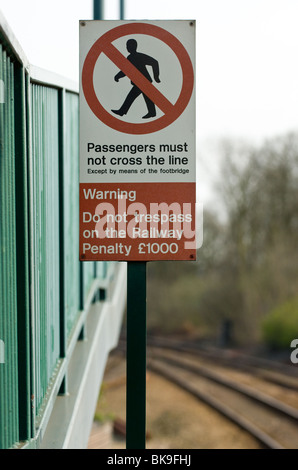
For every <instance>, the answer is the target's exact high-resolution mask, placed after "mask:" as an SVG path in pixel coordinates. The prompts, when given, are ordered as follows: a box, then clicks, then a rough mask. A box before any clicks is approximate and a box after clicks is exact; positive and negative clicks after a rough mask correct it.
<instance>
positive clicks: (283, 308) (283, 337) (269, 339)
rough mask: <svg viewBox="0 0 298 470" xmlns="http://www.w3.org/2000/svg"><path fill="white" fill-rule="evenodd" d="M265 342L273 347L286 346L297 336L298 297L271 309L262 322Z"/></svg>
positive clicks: (281, 347) (280, 347)
mask: <svg viewBox="0 0 298 470" xmlns="http://www.w3.org/2000/svg"><path fill="white" fill-rule="evenodd" d="M262 333H263V338H264V341H265V343H266V344H267V345H268V346H270V347H273V348H278V349H283V348H288V347H289V346H290V344H291V341H292V340H293V339H295V338H298V298H297V297H296V298H294V299H291V300H288V301H287V302H285V303H283V304H281V305H280V306H278V307H277V308H275V309H273V310H272V311H271V312H270V313H269V314H268V315H267V316H266V318H265V320H264V321H263V323H262Z"/></svg>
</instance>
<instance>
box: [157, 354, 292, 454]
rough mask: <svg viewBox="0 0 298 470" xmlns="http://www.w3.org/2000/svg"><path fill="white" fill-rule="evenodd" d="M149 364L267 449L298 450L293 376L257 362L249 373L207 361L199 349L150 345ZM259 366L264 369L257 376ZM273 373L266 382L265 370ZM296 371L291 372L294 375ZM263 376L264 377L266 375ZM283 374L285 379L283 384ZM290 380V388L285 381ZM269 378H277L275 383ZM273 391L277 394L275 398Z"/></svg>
mask: <svg viewBox="0 0 298 470" xmlns="http://www.w3.org/2000/svg"><path fill="white" fill-rule="evenodd" d="M148 369H150V370H151V371H153V372H155V373H157V374H160V375H162V376H163V377H165V378H167V379H168V380H170V381H172V382H174V383H176V384H177V385H179V386H180V387H182V388H183V389H184V390H187V391H188V392H189V393H191V394H192V395H194V396H195V397H197V398H198V399H199V400H201V401H203V402H205V403H206V404H208V405H209V406H211V407H212V408H214V409H216V410H217V411H218V412H220V413H221V414H222V415H224V416H225V417H227V418H228V419H229V420H232V421H233V422H234V423H236V424H237V425H238V426H240V427H241V428H242V429H245V430H246V431H247V432H249V433H250V434H251V435H253V436H254V437H255V438H256V439H257V440H258V441H259V442H260V443H261V444H262V445H263V446H264V447H265V448H270V449H298V400H297V396H296V395H297V393H296V392H295V391H294V389H295V386H296V387H297V379H296V382H295V377H289V376H288V375H286V374H281V372H280V371H278V374H279V381H278V382H279V383H278V385H277V384H276V380H274V378H273V374H274V373H276V371H274V370H271V371H270V370H269V369H264V364H263V369H259V371H258V372H259V374H257V375H256V374H252V373H251V372H252V371H253V370H254V372H256V371H257V369H256V367H255V368H254V369H252V365H250V372H247V369H246V370H245V371H243V369H242V370H241V371H240V370H239V366H238V369H233V368H231V367H227V365H225V366H223V365H222V364H221V365H218V364H216V365H215V364H214V363H213V364H212V363H207V361H206V357H203V358H202V357H199V355H198V354H196V353H194V352H192V353H190V352H189V351H188V352H185V351H183V350H182V348H179V351H177V350H176V351H174V350H171V348H168V349H166V350H165V349H160V347H159V346H156V345H155V346H152V345H150V346H148ZM260 370H263V371H264V372H266V373H267V374H265V375H264V376H262V377H260ZM269 373H272V375H271V376H270V378H271V379H272V380H270V381H269V382H268V375H269ZM294 375H295V374H294ZM265 376H267V379H266V378H265ZM283 379H284V383H283ZM288 379H291V386H290V387H288V385H289V384H288V382H287V380H288ZM273 382H275V383H274V384H273ZM277 396H278V397H279V398H277Z"/></svg>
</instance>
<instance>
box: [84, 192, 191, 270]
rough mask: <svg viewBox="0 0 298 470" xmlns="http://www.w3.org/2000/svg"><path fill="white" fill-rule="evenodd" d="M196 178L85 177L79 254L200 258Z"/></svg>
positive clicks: (117, 258)
mask: <svg viewBox="0 0 298 470" xmlns="http://www.w3.org/2000/svg"><path fill="white" fill-rule="evenodd" d="M195 208H196V184H195V183H118V184H117V183H81V184H80V260H81V261H153V260H155V261H157V260H195V259H196V241H195V212H196V210H195Z"/></svg>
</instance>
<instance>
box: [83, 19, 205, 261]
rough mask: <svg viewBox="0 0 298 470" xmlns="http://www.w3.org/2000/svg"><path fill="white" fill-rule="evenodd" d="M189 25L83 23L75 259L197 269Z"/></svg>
mask: <svg viewBox="0 0 298 470" xmlns="http://www.w3.org/2000/svg"><path fill="white" fill-rule="evenodd" d="M194 70H195V22H194V21H184V20H183V21H180V20H179V21H138V22H137V21H106V20H105V21H81V22H80V259H81V260H125V261H128V260H157V259H159V260H161V259H185V260H186V259H188V260H189V259H195V253H196V249H195V202H196V186H195V179H196V171H195V160H196V145H195V91H194Z"/></svg>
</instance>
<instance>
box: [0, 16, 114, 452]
mask: <svg viewBox="0 0 298 470" xmlns="http://www.w3.org/2000/svg"><path fill="white" fill-rule="evenodd" d="M78 125H79V124H78V93H77V91H76V89H75V87H74V86H72V85H69V84H68V83H66V84H65V83H64V82H63V81H62V80H61V79H60V78H59V79H58V77H57V80H56V79H55V77H54V78H53V77H52V76H51V75H47V74H46V73H45V72H43V71H39V70H38V69H34V68H32V67H30V65H29V64H28V62H27V60H26V58H25V57H24V55H23V53H22V51H21V50H20V48H19V46H18V44H17V43H16V42H15V40H14V38H13V37H12V35H11V34H10V32H9V30H8V28H7V26H6V25H4V27H3V24H2V25H1V15H0V237H1V238H0V296H1V297H0V298H1V310H0V315H1V317H0V341H1V348H0V449H6V448H13V447H19V446H21V445H22V443H24V442H27V443H28V442H29V443H30V442H33V441H34V444H32V447H38V439H41V438H42V436H41V429H42V427H43V423H44V422H45V421H46V420H48V419H49V414H50V410H51V408H52V406H53V401H54V400H55V397H56V395H57V394H59V393H60V394H63V393H65V392H67V367H66V362H67V359H68V356H69V353H70V350H71V349H73V342H74V341H77V339H78V338H79V337H80V336H82V335H83V330H84V318H85V317H84V315H85V314H86V312H85V310H86V305H87V304H88V302H89V303H90V298H92V299H96V298H97V296H98V292H99V287H100V286H102V290H105V289H106V287H107V285H108V282H109V279H110V278H111V276H113V270H114V268H115V265H116V263H110V264H107V263H80V262H79V259H78V256H79V255H78V253H79V249H78V244H79V230H78V220H79V213H78V211H79V204H78V181H79V175H78V173H79V167H78V159H79V156H78V147H79V146H78ZM95 280H97V281H98V280H101V281H102V282H101V283H98V282H97V283H96V282H95ZM98 298H99V297H98ZM91 302H92V301H91ZM2 346H3V349H2ZM38 436H39V437H38Z"/></svg>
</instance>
